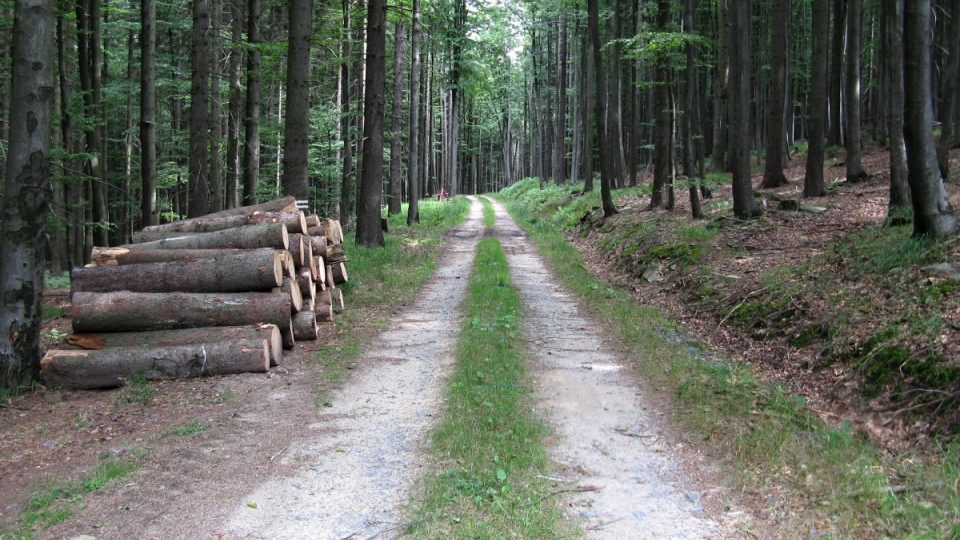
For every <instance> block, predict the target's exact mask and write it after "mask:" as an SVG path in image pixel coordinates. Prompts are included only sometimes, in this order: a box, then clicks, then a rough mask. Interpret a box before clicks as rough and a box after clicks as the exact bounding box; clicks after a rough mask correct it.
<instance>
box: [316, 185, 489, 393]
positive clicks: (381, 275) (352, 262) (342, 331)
mask: <svg viewBox="0 0 960 540" xmlns="http://www.w3.org/2000/svg"><path fill="white" fill-rule="evenodd" d="M469 207H470V201H469V200H468V199H466V198H464V197H451V198H449V199H447V200H446V201H443V202H439V201H435V200H426V199H425V200H422V201H420V203H419V208H420V223H417V224H414V225H413V226H408V225H407V222H406V205H403V208H402V211H401V212H400V213H399V214H394V215H391V216H389V217H388V219H389V230H390V233H389V234H386V235H385V241H386V245H385V246H383V247H368V246H358V245H357V244H356V242H355V240H354V237H353V235H347V236H346V238H345V240H344V252H345V253H346V254H347V256H348V257H349V267H350V280H349V281H348V282H347V283H344V284H343V285H342V289H343V294H344V304H345V305H346V309H345V310H344V312H343V313H342V314H339V315H337V316H336V317H335V318H334V322H333V324H332V325H326V326H325V327H324V328H325V330H324V331H325V332H327V336H329V337H327V336H325V337H324V341H325V342H326V343H330V346H328V347H326V348H324V349H321V350H320V351H318V352H317V356H316V362H318V363H320V364H321V365H323V366H324V370H323V377H322V379H320V380H318V381H316V383H315V384H314V388H315V390H314V402H315V404H316V405H317V406H318V407H320V406H330V405H331V404H332V402H331V398H330V390H331V389H332V388H333V387H336V386H339V384H340V383H341V382H342V381H343V379H344V378H345V377H346V370H347V368H348V366H349V364H350V361H351V360H353V359H354V358H356V357H357V356H358V355H359V354H360V351H361V344H362V343H363V340H364V339H366V337H369V336H371V335H373V334H374V333H375V332H377V331H379V330H381V329H383V328H384V327H385V325H386V324H387V322H388V320H387V318H386V315H385V310H388V309H392V308H395V307H398V306H401V305H403V304H405V303H407V302H410V301H411V300H412V299H413V298H414V296H415V295H416V293H417V291H419V290H420V288H421V287H423V284H424V283H425V282H426V281H427V279H428V278H429V277H430V275H432V274H433V271H434V269H436V267H437V259H438V258H439V256H440V253H441V252H442V250H443V245H444V237H443V235H444V233H445V232H446V231H448V230H449V229H452V228H454V227H456V226H457V225H459V224H460V223H462V222H463V221H464V219H466V216H467V210H468V209H469ZM331 327H332V328H331Z"/></svg>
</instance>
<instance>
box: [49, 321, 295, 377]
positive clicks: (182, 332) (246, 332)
mask: <svg viewBox="0 0 960 540" xmlns="http://www.w3.org/2000/svg"><path fill="white" fill-rule="evenodd" d="M238 339H262V340H266V342H267V345H268V346H269V348H270V366H271V367H273V366H279V365H280V362H281V360H282V358H283V348H282V345H281V342H280V329H279V328H278V327H277V325H275V324H253V325H249V326H209V327H205V328H181V329H179V330H160V331H154V332H104V333H100V334H70V336H69V337H68V338H67V341H68V342H70V344H71V345H74V346H77V347H79V348H81V349H86V350H94V351H96V350H101V349H115V348H120V347H140V348H159V347H169V346H174V345H191V344H197V343H220V342H223V341H235V340H238Z"/></svg>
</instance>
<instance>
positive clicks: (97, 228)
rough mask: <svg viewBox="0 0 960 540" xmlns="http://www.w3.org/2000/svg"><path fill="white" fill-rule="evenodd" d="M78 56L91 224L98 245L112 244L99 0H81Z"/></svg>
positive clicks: (93, 240) (79, 1) (78, 19)
mask: <svg viewBox="0 0 960 540" xmlns="http://www.w3.org/2000/svg"><path fill="white" fill-rule="evenodd" d="M76 12H77V56H78V59H79V68H78V71H79V74H80V88H81V90H82V91H83V101H84V116H85V117H86V119H87V121H86V122H84V124H85V127H84V135H85V137H84V138H85V140H86V146H87V149H86V150H87V153H88V154H90V157H89V159H88V161H87V165H86V169H87V170H86V172H87V174H88V175H89V177H90V181H89V184H90V186H89V189H90V199H91V201H92V203H93V205H92V216H91V220H92V221H93V222H94V223H95V225H94V226H92V227H90V228H89V229H90V230H89V233H90V234H92V239H91V241H92V242H93V243H95V244H97V245H101V246H106V245H108V244H109V241H108V236H107V226H106V224H107V222H108V220H109V216H108V215H107V202H106V194H105V186H104V181H105V176H104V174H105V173H104V163H103V154H104V152H103V138H102V136H101V131H100V129H99V127H98V126H97V124H98V119H99V116H100V115H99V113H98V111H99V105H100V4H99V0H78V1H77V4H76Z"/></svg>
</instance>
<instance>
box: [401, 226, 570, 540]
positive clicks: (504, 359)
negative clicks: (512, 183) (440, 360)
mask: <svg viewBox="0 0 960 540" xmlns="http://www.w3.org/2000/svg"><path fill="white" fill-rule="evenodd" d="M464 312H465V314H466V321H467V322H466V325H465V326H464V328H463V329H462V330H461V332H460V335H459V338H458V340H457V345H456V351H457V368H456V371H455V373H454V375H453V379H452V380H451V382H450V389H449V391H448V394H447V399H446V403H447V405H448V408H449V412H448V413H447V417H446V418H445V419H444V420H443V422H442V423H441V425H440V426H439V427H438V428H437V431H436V432H435V434H434V435H433V443H432V445H431V453H432V455H433V457H434V459H435V460H436V462H438V463H440V464H443V465H442V466H443V467H444V469H443V470H442V472H440V473H439V474H438V475H436V476H433V477H431V478H429V479H427V480H426V485H425V494H424V498H423V500H422V503H421V507H420V508H419V510H418V512H417V514H416V519H415V520H414V525H413V526H411V527H410V529H409V530H408V531H407V532H408V533H409V534H412V535H414V536H415V537H422V538H490V539H499V538H557V537H558V535H559V534H560V531H561V528H562V527H564V526H565V525H563V524H562V519H561V513H560V510H559V508H558V507H557V505H556V501H555V500H553V499H551V498H550V489H551V488H550V485H549V483H548V480H546V479H545V478H544V477H545V476H546V475H547V472H548V467H549V460H548V457H547V455H546V451H545V449H544V446H543V438H544V437H545V436H546V434H547V428H546V426H545V425H544V424H543V423H542V422H541V421H540V420H539V419H538V418H537V416H536V415H535V414H534V412H533V410H532V408H531V397H530V387H529V385H528V381H527V374H526V370H525V367H524V357H523V350H522V347H523V346H522V343H523V341H522V339H521V328H520V320H521V313H520V297H519V295H518V293H517V290H516V289H515V288H514V286H513V283H512V281H511V279H510V273H509V268H508V267H507V261H506V257H505V256H504V254H503V250H502V249H501V246H500V242H499V241H498V240H497V239H495V238H486V239H484V240H482V241H481V242H480V243H479V245H478V246H477V258H476V262H475V263H474V269H473V272H472V274H471V276H470V284H469V292H468V296H467V300H466V307H465V309H464Z"/></svg>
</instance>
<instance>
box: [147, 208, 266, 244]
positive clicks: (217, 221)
mask: <svg viewBox="0 0 960 540" xmlns="http://www.w3.org/2000/svg"><path fill="white" fill-rule="evenodd" d="M248 219H249V218H248V217H247V216H242V215H240V216H220V217H210V216H200V217H196V218H193V219H188V220H184V221H178V222H176V223H167V224H165V225H151V226H149V227H145V228H144V229H143V230H142V231H138V232H135V233H133V242H134V243H136V244H139V243H140V242H150V241H153V240H159V239H160V238H164V237H163V236H158V235H161V234H165V235H167V236H168V237H169V236H172V235H175V234H176V233H207V232H214V231H222V230H224V229H232V228H234V227H242V226H244V225H248V224H249V221H248ZM167 225H177V227H168V228H159V227H166V226H167Z"/></svg>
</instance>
